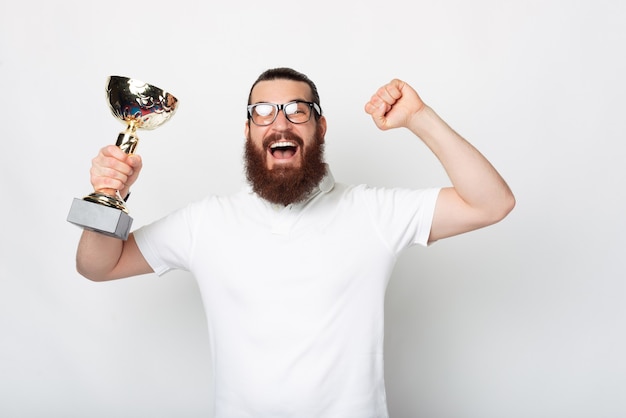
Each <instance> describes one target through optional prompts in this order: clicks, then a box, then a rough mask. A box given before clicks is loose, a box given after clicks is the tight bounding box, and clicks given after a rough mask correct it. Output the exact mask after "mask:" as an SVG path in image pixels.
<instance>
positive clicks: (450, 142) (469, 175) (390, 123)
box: [365, 79, 515, 242]
mask: <svg viewBox="0 0 626 418" xmlns="http://www.w3.org/2000/svg"><path fill="white" fill-rule="evenodd" d="M365 111H366V112H367V113H368V114H370V115H371V116H372V119H373V121H374V123H375V124H376V126H378V128H380V129H382V130H387V129H392V128H398V127H405V128H407V129H409V130H410V131H411V132H413V133H414V134H415V135H417V136H418V137H419V138H420V139H421V140H422V141H423V142H424V143H425V144H426V146H428V148H430V150H431V151H432V152H433V153H434V154H435V156H436V157H437V158H438V159H439V161H440V162H441V164H442V165H443V167H444V169H445V170H446V173H447V174H448V177H449V178H450V180H451V182H452V187H448V188H444V189H442V190H441V193H440V194H439V198H438V199H437V205H436V207H435V214H434V217H433V224H432V227H431V233H430V239H429V241H430V242H432V241H437V240H439V239H442V238H446V237H450V236H453V235H457V234H461V233H464V232H468V231H472V230H475V229H478V228H482V227H485V226H488V225H491V224H494V223H496V222H499V221H500V220H502V219H503V218H504V217H505V216H506V215H507V214H508V213H509V212H510V211H511V210H512V209H513V207H514V206H515V197H514V196H513V193H512V192H511V189H509V186H508V185H507V184H506V182H505V181H504V179H503V178H502V177H501V176H500V174H499V173H498V172H497V171H496V169H495V168H494V167H493V166H492V165H491V163H490V162H489V161H488V160H487V159H486V158H485V157H484V156H483V155H482V154H481V153H480V152H479V151H478V150H477V149H476V148H474V147H473V146H472V145H471V144H470V143H469V142H467V141H466V140H465V139H464V138H462V137H461V136H460V135H459V134H458V133H456V132H455V131H454V130H453V129H452V128H451V127H450V126H448V124H446V123H445V122H444V121H443V120H442V119H441V118H440V117H439V116H438V115H437V114H436V113H435V111H434V110H433V109H431V108H430V107H429V106H427V105H426V104H425V103H424V102H423V101H422V99H421V98H420V97H419V95H418V94H417V92H416V91H415V90H414V89H413V88H412V87H411V86H409V85H408V84H407V83H405V82H403V81H401V80H397V79H394V80H392V81H391V82H389V83H388V84H386V85H384V86H383V87H381V88H379V89H378V90H377V92H376V93H375V94H374V95H373V96H372V98H371V99H370V101H369V102H368V103H367V104H366V105H365Z"/></svg>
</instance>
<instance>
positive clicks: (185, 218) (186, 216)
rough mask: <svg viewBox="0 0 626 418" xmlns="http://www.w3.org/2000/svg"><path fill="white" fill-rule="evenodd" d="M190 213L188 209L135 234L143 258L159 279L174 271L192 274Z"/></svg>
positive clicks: (177, 211)
mask: <svg viewBox="0 0 626 418" xmlns="http://www.w3.org/2000/svg"><path fill="white" fill-rule="evenodd" d="M191 213H192V207H191V206H188V207H185V208H182V209H179V210H176V211H174V212H172V213H171V214H169V215H168V216H166V217H164V218H161V219H159V220H157V221H155V222H153V223H151V224H148V225H145V226H142V227H141V228H139V229H137V230H135V231H134V232H133V235H134V237H135V241H136V242H137V246H138V247H139V250H140V251H141V254H142V255H143V256H144V258H145V259H146V261H147V262H148V264H149V265H150V267H152V269H153V270H154V272H155V273H156V274H158V275H159V276H160V275H163V274H165V273H167V272H168V271H170V270H174V269H182V270H189V257H190V254H191V249H192V245H193V234H192V230H191V228H190V217H191Z"/></svg>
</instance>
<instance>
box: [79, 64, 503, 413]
mask: <svg viewBox="0 0 626 418" xmlns="http://www.w3.org/2000/svg"><path fill="white" fill-rule="evenodd" d="M247 110H248V113H247V117H248V120H247V121H246V124H245V135H246V145H245V160H246V161H245V164H246V173H247V177H248V180H249V183H250V188H249V189H247V190H243V191H241V192H239V193H237V194H234V195H232V196H226V197H224V196H208V197H207V198H205V199H204V200H202V201H200V202H196V203H193V204H191V205H189V206H187V207H186V208H184V209H182V210H179V211H176V212H174V213H172V214H171V215H169V216H167V217H165V218H164V219H161V220H159V221H157V222H155V223H153V224H151V225H148V226H145V227H142V228H140V229H139V230H137V231H135V232H134V233H132V234H131V235H130V236H129V238H128V240H127V241H126V242H123V241H120V240H116V239H113V238H109V237H106V236H103V235H98V234H96V233H93V232H89V231H85V232H84V233H83V235H82V237H81V241H80V243H79V247H78V254H77V268H78V271H79V272H80V273H81V274H83V275H84V276H86V277H88V278H90V279H92V280H96V281H103V280H112V279H118V278H122V277H128V276H134V275H138V274H146V273H151V272H156V273H157V274H164V273H165V272H167V271H169V270H171V269H185V270H188V271H191V272H192V273H193V274H194V276H195V277H196V279H197V280H198V284H199V288H200V291H201V294H202V299H203V302H204V307H205V309H206V315H207V320H208V327H209V336H210V341H211V348H212V356H213V363H214V370H215V405H216V416H217V417H229V418H232V417H272V418H277V417H298V418H302V417H341V418H345V417H359V418H361V417H386V416H388V414H387V406H386V399H385V388H384V380H383V311H384V306H383V304H384V293H385V288H386V285H387V281H388V279H389V276H390V275H391V272H392V269H393V265H394V262H395V260H396V259H397V257H398V255H399V254H400V253H401V252H402V250H404V249H405V248H407V247H409V246H411V245H414V244H420V245H424V246H425V245H427V244H429V243H431V242H434V241H437V240H439V239H442V238H446V237H450V236H453V235H456V234H460V233H464V232H467V231H471V230H474V229H477V228H481V227H484V226H487V225H490V224H493V223H495V222H498V221H500V220H501V219H502V218H504V217H505V216H506V215H507V214H508V213H509V212H510V211H511V210H512V208H513V206H514V204H515V200H514V197H513V195H512V193H511V191H510V189H509V187H508V186H507V185H506V183H505V182H504V180H503V179H502V178H501V177H500V175H499V174H498V173H497V172H496V170H495V169H494V168H493V167H492V166H491V164H490V163H489V162H488V161H487V160H486V159H485V158H484V157H483V156H482V155H481V154H480V153H479V152H478V151H477V150H476V149H475V148H474V147H472V146H471V145H470V144H469V143H468V142H467V141H465V140H464V139H463V138H462V137H460V136H459V135H458V134H457V133H456V132H454V131H453V130H452V129H451V128H450V127H449V126H448V125H447V124H446V123H445V122H444V121H443V120H441V119H440V118H439V117H438V116H437V114H436V113H435V112H434V111H433V110H432V109H431V108H430V107H428V106H427V105H426V104H425V103H424V102H423V101H422V100H421V99H420V97H419V95H418V94H417V93H416V92H415V90H414V89H413V88H412V87H410V86H409V85H408V84H406V83H405V82H403V81H400V80H392V81H391V82H390V83H388V84H386V85H384V86H383V87H381V88H380V89H379V90H378V91H377V92H376V93H375V94H374V95H373V96H372V97H371V99H370V101H369V102H368V103H367V104H366V105H365V111H366V112H367V113H368V114H370V115H371V116H372V119H373V121H374V123H375V124H376V126H378V127H379V128H380V129H382V130H387V129H392V128H397V127H405V128H407V129H409V130H410V131H411V132H413V134H415V135H416V136H417V137H419V138H420V139H421V140H422V141H424V143H425V144H426V145H427V146H428V147H429V148H430V149H431V150H432V152H433V153H434V154H435V156H436V157H437V158H438V159H439V160H440V161H441V163H442V164H443V167H444V168H445V170H446V172H447V173H448V175H449V177H450V180H451V182H452V187H447V188H442V189H438V188H433V189H426V190H406V189H384V188H370V187H367V186H365V185H359V186H347V185H343V184H340V183H335V181H334V180H333V177H332V174H331V173H330V171H329V169H328V167H327V166H326V165H325V164H324V158H323V148H324V135H325V132H326V127H327V122H326V119H325V117H324V116H323V114H322V109H321V106H320V100H319V95H318V92H317V88H316V87H315V85H314V84H313V83H312V82H311V80H309V79H308V78H307V77H306V76H305V75H303V74H301V73H298V72H296V71H294V70H292V69H289V68H276V69H271V70H268V71H266V72H264V73H263V74H261V76H260V77H259V78H258V79H257V81H256V82H255V83H254V85H253V86H252V88H251V90H250V95H249V98H248V109H247ZM140 170H141V159H140V157H139V156H138V155H130V156H129V155H126V154H124V153H123V152H121V151H120V150H119V149H117V148H116V147H115V146H108V147H105V148H103V149H102V150H101V151H100V153H99V154H98V156H97V157H96V158H95V159H94V160H93V165H92V169H91V182H92V185H93V187H94V189H96V190H102V189H117V190H120V193H121V195H122V196H124V195H126V194H127V193H128V191H129V188H130V187H131V185H132V184H133V183H134V182H135V180H136V178H137V176H138V174H139V172H140Z"/></svg>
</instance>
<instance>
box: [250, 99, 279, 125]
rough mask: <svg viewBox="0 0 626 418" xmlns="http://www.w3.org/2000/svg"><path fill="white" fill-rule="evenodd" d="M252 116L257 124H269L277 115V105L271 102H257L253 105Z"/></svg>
mask: <svg viewBox="0 0 626 418" xmlns="http://www.w3.org/2000/svg"><path fill="white" fill-rule="evenodd" d="M250 116H251V117H252V121H253V122H254V123H256V124H257V125H269V124H270V123H272V122H273V121H274V118H275V117H276V105H272V104H269V103H259V104H255V105H254V106H252V109H251V111H250Z"/></svg>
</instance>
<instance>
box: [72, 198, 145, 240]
mask: <svg viewBox="0 0 626 418" xmlns="http://www.w3.org/2000/svg"><path fill="white" fill-rule="evenodd" d="M67 221H68V222H70V223H73V224H74V225H78V226H80V227H81V228H83V229H86V230H89V231H94V232H98V233H100V234H103V235H107V236H109V237H113V238H118V239H121V240H124V241H126V240H127V239H128V234H129V233H130V227H131V225H132V224H133V218H131V217H130V215H128V213H126V212H124V211H123V210H121V209H117V208H113V207H110V206H105V205H101V204H98V203H94V202H89V201H87V200H84V199H76V198H75V199H74V201H73V202H72V207H71V208H70V213H69V214H68V215H67Z"/></svg>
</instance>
